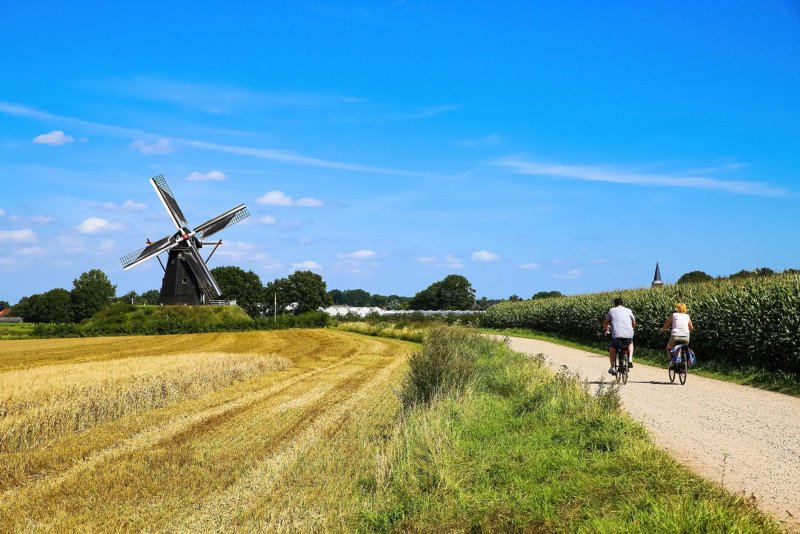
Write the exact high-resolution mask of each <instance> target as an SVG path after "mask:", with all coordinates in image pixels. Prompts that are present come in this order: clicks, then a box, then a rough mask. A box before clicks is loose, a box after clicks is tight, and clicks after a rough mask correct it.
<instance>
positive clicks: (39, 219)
mask: <svg viewBox="0 0 800 534" xmlns="http://www.w3.org/2000/svg"><path fill="white" fill-rule="evenodd" d="M31 221H33V222H35V223H36V224H47V223H49V222H53V217H51V216H50V215H34V216H33V217H31Z"/></svg>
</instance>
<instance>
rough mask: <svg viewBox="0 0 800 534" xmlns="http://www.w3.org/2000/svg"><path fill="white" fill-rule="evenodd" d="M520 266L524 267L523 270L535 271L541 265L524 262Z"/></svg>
mask: <svg viewBox="0 0 800 534" xmlns="http://www.w3.org/2000/svg"><path fill="white" fill-rule="evenodd" d="M517 267H518V268H520V269H522V270H523V271H533V270H535V269H538V268H539V267H540V265H539V264H538V263H523V264H522V265H518V266H517Z"/></svg>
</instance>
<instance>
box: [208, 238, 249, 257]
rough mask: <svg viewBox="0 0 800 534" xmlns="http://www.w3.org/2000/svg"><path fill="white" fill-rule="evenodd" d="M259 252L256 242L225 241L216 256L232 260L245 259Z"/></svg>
mask: <svg viewBox="0 0 800 534" xmlns="http://www.w3.org/2000/svg"><path fill="white" fill-rule="evenodd" d="M256 254H257V250H256V245H255V243H249V242H247V241H225V242H224V243H223V244H222V246H221V247H220V248H219V249H218V250H217V252H216V253H215V256H214V257H217V256H222V257H226V258H230V259H231V260H243V259H246V258H251V257H253V256H254V255H256Z"/></svg>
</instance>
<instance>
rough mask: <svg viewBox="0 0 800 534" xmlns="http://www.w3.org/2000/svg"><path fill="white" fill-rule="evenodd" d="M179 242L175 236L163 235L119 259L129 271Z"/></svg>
mask: <svg viewBox="0 0 800 534" xmlns="http://www.w3.org/2000/svg"><path fill="white" fill-rule="evenodd" d="M179 244H180V241H179V240H173V237H172V236H169V235H168V236H166V237H162V238H161V239H159V240H158V241H156V242H155V243H150V244H149V245H147V246H146V247H144V248H141V249H139V250H136V251H134V252H131V253H130V254H126V255H124V256H122V257H121V258H120V259H119V260H120V261H121V262H122V266H123V267H124V268H125V270H126V271H127V270H128V269H132V268H133V267H136V266H137V265H139V264H140V263H144V262H146V261H147V260H150V259H153V258H155V257H156V256H158V255H159V254H161V253H162V252H166V251H168V250H170V249H171V248H174V247H176V246H178V245H179Z"/></svg>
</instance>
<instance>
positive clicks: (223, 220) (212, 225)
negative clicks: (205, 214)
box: [194, 204, 250, 239]
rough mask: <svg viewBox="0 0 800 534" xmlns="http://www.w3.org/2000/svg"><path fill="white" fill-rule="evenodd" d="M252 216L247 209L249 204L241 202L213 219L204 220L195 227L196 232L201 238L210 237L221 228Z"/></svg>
mask: <svg viewBox="0 0 800 534" xmlns="http://www.w3.org/2000/svg"><path fill="white" fill-rule="evenodd" d="M249 216H250V212H249V211H247V206H245V205H244V204H241V205H239V206H236V207H235V208H233V209H232V210H229V211H226V212H225V213H223V214H222V215H218V216H216V217H214V218H213V219H211V220H209V221H206V222H204V223H203V224H201V225H200V226H198V227H197V228H195V229H194V232H195V233H196V234H198V235H199V236H200V239H202V238H205V237H210V236H212V235H214V234H216V233H217V232H219V231H220V230H224V229H225V228H227V227H229V226H233V225H234V224H236V223H238V222H239V221H241V220H243V219H246V218H248V217H249Z"/></svg>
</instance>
